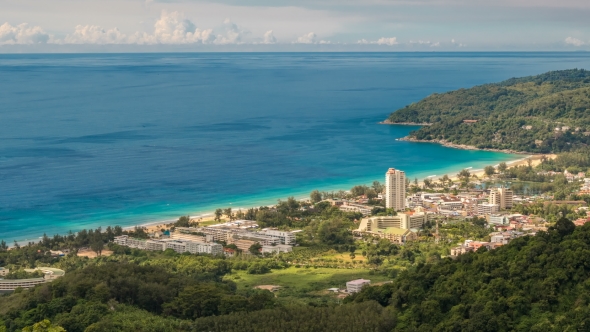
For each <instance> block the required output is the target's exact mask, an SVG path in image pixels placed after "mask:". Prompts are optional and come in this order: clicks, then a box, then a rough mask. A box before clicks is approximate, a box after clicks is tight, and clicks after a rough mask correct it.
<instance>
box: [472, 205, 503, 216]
mask: <svg viewBox="0 0 590 332" xmlns="http://www.w3.org/2000/svg"><path fill="white" fill-rule="evenodd" d="M499 211H500V206H499V205H498V204H490V203H483V204H478V205H477V214H478V215H484V214H493V213H498V212H499Z"/></svg>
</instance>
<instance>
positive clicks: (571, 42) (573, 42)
mask: <svg viewBox="0 0 590 332" xmlns="http://www.w3.org/2000/svg"><path fill="white" fill-rule="evenodd" d="M565 43H566V44H568V45H573V46H582V45H584V44H586V43H584V42H583V41H581V40H579V39H578V38H574V37H567V38H566V39H565Z"/></svg>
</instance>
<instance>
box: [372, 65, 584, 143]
mask: <svg viewBox="0 0 590 332" xmlns="http://www.w3.org/2000/svg"><path fill="white" fill-rule="evenodd" d="M381 123H382V124H402V125H421V126H422V127H421V128H420V129H418V130H416V131H413V132H411V133H410V135H409V136H408V137H406V138H404V140H411V141H418V142H433V143H440V144H443V145H445V146H451V147H455V148H462V149H481V150H489V151H502V152H510V153H556V152H564V151H571V150H574V149H576V148H579V147H581V146H588V145H590V72H589V71H586V70H578V69H573V70H564V71H553V72H548V73H545V74H541V75H538V76H530V77H524V78H512V79H509V80H507V81H503V82H500V83H493V84H486V85H481V86H476V87H472V88H469V89H459V90H456V91H451V92H447V93H442V94H432V95H430V96H428V97H426V98H424V99H423V100H421V101H419V102H417V103H412V104H411V105H408V106H406V107H404V108H402V109H399V110H397V111H395V112H393V113H391V115H390V116H389V117H388V118H387V119H386V120H385V121H383V122H381Z"/></svg>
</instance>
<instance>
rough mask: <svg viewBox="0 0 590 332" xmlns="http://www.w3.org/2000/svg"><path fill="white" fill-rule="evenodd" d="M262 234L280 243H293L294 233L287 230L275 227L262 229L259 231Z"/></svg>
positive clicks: (294, 240)
mask: <svg viewBox="0 0 590 332" xmlns="http://www.w3.org/2000/svg"><path fill="white" fill-rule="evenodd" d="M259 233H260V234H262V235H266V236H270V237H272V238H276V239H278V240H279V243H280V244H288V245H291V246H292V245H295V242H296V239H295V233H293V232H289V231H279V230H276V229H263V230H261V231H260V232H259Z"/></svg>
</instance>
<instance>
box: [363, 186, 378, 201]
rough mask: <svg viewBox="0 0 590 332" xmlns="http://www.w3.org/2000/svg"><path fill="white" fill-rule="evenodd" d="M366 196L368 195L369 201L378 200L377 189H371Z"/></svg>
mask: <svg viewBox="0 0 590 332" xmlns="http://www.w3.org/2000/svg"><path fill="white" fill-rule="evenodd" d="M365 195H367V198H368V199H373V198H377V192H376V191H375V189H372V188H371V189H369V190H367V191H366V192H365Z"/></svg>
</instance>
